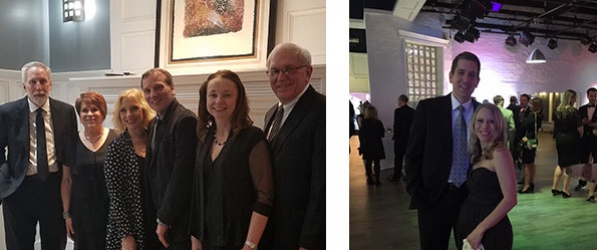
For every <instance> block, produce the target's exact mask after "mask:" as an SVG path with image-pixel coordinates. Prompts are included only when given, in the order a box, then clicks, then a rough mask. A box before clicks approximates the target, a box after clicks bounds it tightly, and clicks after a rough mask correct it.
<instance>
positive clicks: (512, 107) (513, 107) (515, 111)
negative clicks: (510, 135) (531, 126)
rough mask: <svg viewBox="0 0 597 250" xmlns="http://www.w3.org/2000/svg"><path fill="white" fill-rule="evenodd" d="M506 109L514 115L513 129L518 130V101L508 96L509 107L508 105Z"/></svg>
mask: <svg viewBox="0 0 597 250" xmlns="http://www.w3.org/2000/svg"><path fill="white" fill-rule="evenodd" d="M506 109H509V110H511V111H512V115H514V127H515V128H516V129H518V126H519V125H520V118H519V117H518V116H519V115H520V114H519V113H520V106H518V99H517V98H516V96H510V105H508V107H506Z"/></svg>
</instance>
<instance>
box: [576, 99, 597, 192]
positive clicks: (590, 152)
mask: <svg viewBox="0 0 597 250" xmlns="http://www.w3.org/2000/svg"><path fill="white" fill-rule="evenodd" d="M587 98H589V103H587V104H586V105H583V106H581V107H580V108H579V109H578V112H579V113H580V117H581V118H582V124H583V131H584V132H583V133H584V134H583V137H582V152H581V157H580V162H581V163H589V162H590V159H591V157H593V162H596V161H595V157H596V156H597V135H595V133H594V132H595V130H596V129H597V112H595V104H596V103H597V89H596V88H593V87H591V88H589V89H588V90H587ZM585 185H587V182H586V181H583V180H578V185H576V187H575V188H574V190H575V191H580V190H581V189H582V188H583V187H584V186H585Z"/></svg>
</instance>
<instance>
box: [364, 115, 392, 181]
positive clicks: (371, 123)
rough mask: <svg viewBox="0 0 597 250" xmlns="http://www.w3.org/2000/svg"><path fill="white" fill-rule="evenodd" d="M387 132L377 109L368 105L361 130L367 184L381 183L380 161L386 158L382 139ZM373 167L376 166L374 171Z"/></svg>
mask: <svg viewBox="0 0 597 250" xmlns="http://www.w3.org/2000/svg"><path fill="white" fill-rule="evenodd" d="M385 133H386V131H385V130H384V127H383V124H382V123H381V121H380V120H379V118H378V117H377V109H376V108H375V107H373V105H369V106H367V108H366V109H365V119H363V127H362V128H361V130H360V131H359V134H362V139H363V141H362V143H361V145H360V147H359V153H360V154H362V155H363V161H364V162H365V173H366V174H367V185H381V182H380V181H379V177H380V173H381V166H380V165H379V161H380V160H382V159H385V158H386V154H385V150H384V147H383V142H382V141H381V138H383V137H384V135H385ZM372 167H373V168H374V169H373V172H372Z"/></svg>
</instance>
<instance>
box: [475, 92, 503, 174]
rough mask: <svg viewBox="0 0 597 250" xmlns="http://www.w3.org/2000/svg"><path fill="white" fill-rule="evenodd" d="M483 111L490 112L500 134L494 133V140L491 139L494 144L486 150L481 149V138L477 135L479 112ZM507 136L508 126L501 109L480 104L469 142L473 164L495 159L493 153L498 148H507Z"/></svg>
mask: <svg viewBox="0 0 597 250" xmlns="http://www.w3.org/2000/svg"><path fill="white" fill-rule="evenodd" d="M482 109H487V110H489V112H490V113H491V115H492V116H493V119H494V121H495V130H496V131H498V132H500V133H492V135H493V138H491V140H492V141H493V142H492V143H490V144H489V145H488V146H486V147H485V148H481V142H480V141H479V137H477V134H476V133H475V130H476V120H477V115H478V114H479V111H481V110H482ZM507 135H508V126H507V125H506V120H505V119H504V115H503V114H502V111H500V109H499V108H498V107H497V106H495V105H494V104H491V103H484V104H480V105H479V107H477V110H476V111H475V114H474V115H473V120H472V121H471V131H470V138H471V139H470V141H469V148H470V150H471V163H472V164H475V163H477V162H479V161H481V159H482V158H483V159H486V160H491V159H493V151H495V150H496V149H498V148H501V147H505V145H506V138H507Z"/></svg>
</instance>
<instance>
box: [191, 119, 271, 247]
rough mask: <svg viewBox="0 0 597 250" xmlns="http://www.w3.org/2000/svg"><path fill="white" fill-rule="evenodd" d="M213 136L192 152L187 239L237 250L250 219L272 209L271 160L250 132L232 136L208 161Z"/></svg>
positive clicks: (252, 129) (254, 130)
mask: <svg viewBox="0 0 597 250" xmlns="http://www.w3.org/2000/svg"><path fill="white" fill-rule="evenodd" d="M213 135H214V131H213V129H212V130H210V131H209V133H208V134H207V137H206V140H205V142H203V143H201V142H200V143H199V145H198V146H197V160H196V168H195V174H194V180H193V209H192V219H191V223H192V232H191V233H192V235H194V236H195V237H197V238H198V239H199V240H201V241H202V244H204V245H208V246H222V247H223V246H227V247H231V246H235V247H237V248H238V249H240V248H242V246H243V245H244V242H245V240H246V236H247V232H248V230H249V224H250V220H251V215H252V213H253V212H257V213H259V214H261V215H264V216H269V214H270V211H271V209H272V200H273V174H272V164H271V158H270V154H269V150H268V147H267V144H266V142H265V135H264V134H263V132H262V131H261V129H259V128H257V127H249V128H246V129H243V130H241V131H240V132H239V134H238V135H232V133H231V135H230V137H229V138H228V140H227V142H226V144H225V145H224V147H223V148H222V151H221V152H220V154H219V155H218V157H217V158H216V159H215V160H214V161H212V160H211V150H210V149H211V147H212V145H213Z"/></svg>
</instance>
